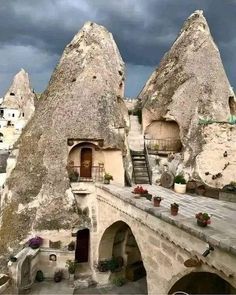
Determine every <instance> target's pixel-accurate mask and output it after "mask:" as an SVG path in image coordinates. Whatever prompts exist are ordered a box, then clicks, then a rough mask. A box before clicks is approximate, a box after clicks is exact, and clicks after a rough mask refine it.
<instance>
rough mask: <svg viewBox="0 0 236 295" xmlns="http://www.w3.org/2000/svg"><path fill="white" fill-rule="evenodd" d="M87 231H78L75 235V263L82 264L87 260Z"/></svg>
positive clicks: (86, 229)
mask: <svg viewBox="0 0 236 295" xmlns="http://www.w3.org/2000/svg"><path fill="white" fill-rule="evenodd" d="M89 236H90V234H89V229H88V228H85V229H82V230H79V231H78V232H77V235H76V249H75V261H77V262H79V263H82V262H88V260H89Z"/></svg>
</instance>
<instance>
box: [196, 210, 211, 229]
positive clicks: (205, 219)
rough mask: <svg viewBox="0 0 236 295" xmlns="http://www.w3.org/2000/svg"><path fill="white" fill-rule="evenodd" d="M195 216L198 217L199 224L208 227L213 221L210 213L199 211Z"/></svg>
mask: <svg viewBox="0 0 236 295" xmlns="http://www.w3.org/2000/svg"><path fill="white" fill-rule="evenodd" d="M195 217H196V218H197V225H199V226H201V227H206V226H207V225H208V224H210V223H211V217H210V215H209V214H208V213H202V212H199V213H197V214H196V215H195Z"/></svg>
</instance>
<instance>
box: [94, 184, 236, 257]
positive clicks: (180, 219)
mask: <svg viewBox="0 0 236 295" xmlns="http://www.w3.org/2000/svg"><path fill="white" fill-rule="evenodd" d="M97 186H98V187H99V188H102V189H104V190H105V191H108V192H110V193H111V194H113V195H115V196H116V197H118V198H120V199H122V200H123V201H125V202H127V203H129V204H132V205H133V206H135V207H137V208H139V209H141V210H144V211H146V212H147V213H149V214H151V215H154V216H155V217H157V218H160V219H162V220H164V221H166V222H168V223H170V224H172V225H175V226H177V227H179V228H181V229H182V230H184V231H186V232H188V233H190V234H192V235H194V236H196V237H198V238H200V239H201V240H204V241H206V242H208V243H210V244H212V245H213V246H216V247H219V248H221V249H223V250H224V251H227V252H231V253H232V254H234V255H236V203H232V202H227V201H220V200H216V199H211V198H207V197H202V196H198V195H188V194H183V195H182V194H178V193H175V192H174V191H172V190H170V189H165V188H163V187H161V186H156V185H143V188H144V189H148V192H149V193H151V194H152V195H153V196H160V197H162V198H163V200H162V202H161V207H153V204H152V202H150V201H148V200H146V199H145V198H140V199H135V198H134V197H133V194H132V190H133V188H130V187H121V186H118V185H113V184H110V185H99V184H98V185H97ZM174 202H175V203H178V204H179V214H178V215H177V216H172V215H170V204H171V203H174ZM198 212H206V213H208V214H210V215H211V224H210V225H209V226H207V228H201V227H199V226H197V224H196V218H195V214H196V213H198Z"/></svg>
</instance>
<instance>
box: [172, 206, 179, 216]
mask: <svg viewBox="0 0 236 295" xmlns="http://www.w3.org/2000/svg"><path fill="white" fill-rule="evenodd" d="M178 211H179V208H176V207H172V208H170V213H171V215H173V216H176V215H177V214H178Z"/></svg>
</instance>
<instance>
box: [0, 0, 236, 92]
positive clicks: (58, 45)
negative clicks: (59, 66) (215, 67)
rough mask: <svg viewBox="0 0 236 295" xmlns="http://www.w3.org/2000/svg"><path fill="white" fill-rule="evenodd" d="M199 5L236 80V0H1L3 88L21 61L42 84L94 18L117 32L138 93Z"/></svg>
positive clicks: (37, 84)
mask: <svg viewBox="0 0 236 295" xmlns="http://www.w3.org/2000/svg"><path fill="white" fill-rule="evenodd" d="M196 9H203V10H204V14H205V16H206V18H207V20H208V23H209V26H210V29H211V31H212V35H213V37H214V39H215V41H216V43H217V45H218V46H219V48H220V50H221V54H222V57H223V62H224V65H225V68H226V70H227V73H228V75H229V78H230V80H231V83H232V84H234V83H235V80H234V69H235V66H236V53H235V52H236V50H235V49H236V48H235V47H236V34H235V29H234V28H235V27H236V18H235V15H236V1H235V0H224V1H222V0H119V1H117V0H110V1H107V0H40V1H36V0H8V1H7V0H0V90H2V89H4V87H5V88H6V84H7V79H9V78H10V76H11V75H13V74H15V71H17V69H18V68H20V67H25V68H26V70H28V71H29V72H30V74H31V77H32V80H33V84H34V86H35V87H36V90H37V89H39V90H42V89H43V87H45V86H46V85H45V84H46V80H47V79H48V77H49V75H50V73H51V71H52V70H53V68H54V66H55V64H56V62H57V60H58V58H59V56H60V55H61V53H62V51H63V48H64V47H65V45H66V44H67V43H68V42H69V41H70V40H71V39H72V37H73V35H74V34H75V33H76V32H77V31H78V30H79V29H80V27H81V26H82V25H83V23H84V22H85V21H87V20H92V21H95V22H98V23H100V24H102V25H104V26H106V27H107V28H108V29H109V30H110V31H111V32H112V33H113V35H114V38H115V40H116V42H117V44H118V47H119V49H120V51H121V55H122V57H123V59H124V60H125V62H126V63H127V64H128V75H129V76H128V85H127V87H126V88H127V94H128V95H135V94H137V91H138V90H139V89H140V88H141V87H142V86H143V84H144V83H145V80H146V79H147V77H148V75H149V74H150V73H151V72H152V70H153V69H154V67H155V66H157V65H158V63H159V62H160V59H161V58H162V56H163V55H164V53H165V52H166V51H167V50H168V49H169V48H170V46H171V44H172V43H173V41H174V40H175V39H176V37H177V34H178V32H179V30H180V29H181V26H182V24H183V21H184V20H185V19H186V18H187V17H188V16H189V15H190V14H191V13H192V12H193V11H194V10H196ZM24 48H25V52H27V54H25V55H24V53H23V52H24ZM22 54H23V56H22ZM27 55H28V56H27ZM9 57H10V58H9ZM6 60H8V61H9V62H8V63H7V64H6V62H5V63H4V61H6ZM38 63H40V64H38ZM2 64H5V65H4V66H2ZM4 83H5V84H4ZM8 83H9V81H8ZM235 86H236V85H235Z"/></svg>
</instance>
